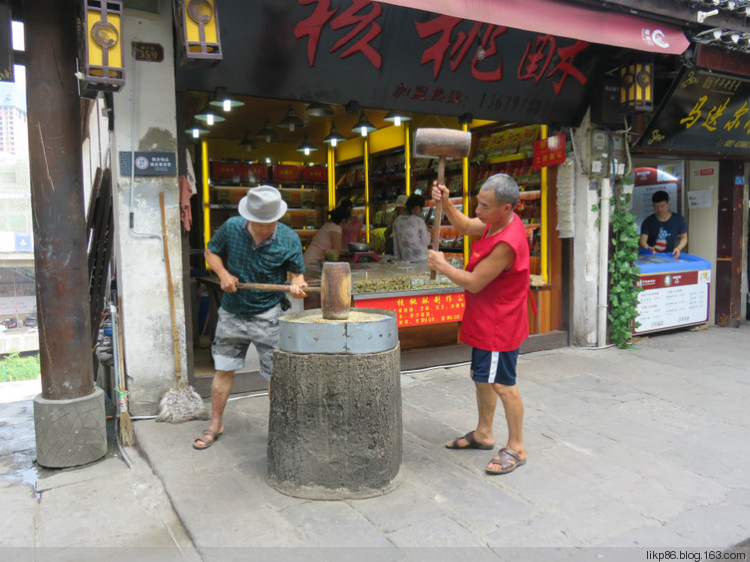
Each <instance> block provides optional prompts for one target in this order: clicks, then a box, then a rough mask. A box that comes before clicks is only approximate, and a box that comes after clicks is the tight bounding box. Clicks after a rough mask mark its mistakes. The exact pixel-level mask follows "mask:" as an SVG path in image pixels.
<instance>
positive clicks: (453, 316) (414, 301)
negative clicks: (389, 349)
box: [354, 293, 466, 328]
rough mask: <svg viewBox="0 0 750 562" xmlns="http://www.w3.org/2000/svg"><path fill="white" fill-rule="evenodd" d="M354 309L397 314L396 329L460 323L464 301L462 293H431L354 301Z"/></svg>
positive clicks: (464, 305) (464, 306)
mask: <svg viewBox="0 0 750 562" xmlns="http://www.w3.org/2000/svg"><path fill="white" fill-rule="evenodd" d="M354 306H355V308H384V309H386V310H395V311H396V312H397V313H398V327H399V328H404V327H407V326H425V325H427V324H443V323H445V322H460V321H461V319H462V318H463V316H464V309H465V308H466V300H465V299H464V294H463V293H432V294H429V295H414V296H413V297H386V298H382V299H365V300H357V301H354Z"/></svg>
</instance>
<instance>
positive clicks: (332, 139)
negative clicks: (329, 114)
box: [323, 123, 346, 146]
mask: <svg viewBox="0 0 750 562" xmlns="http://www.w3.org/2000/svg"><path fill="white" fill-rule="evenodd" d="M345 140H346V139H345V138H344V137H342V136H341V135H340V134H339V132H338V131H337V130H336V125H334V124H333V123H331V132H330V133H328V136H327V137H326V138H324V139H323V142H324V143H326V144H330V145H331V146H336V145H337V144H338V143H340V142H344V141H345Z"/></svg>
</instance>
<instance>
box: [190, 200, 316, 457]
mask: <svg viewBox="0 0 750 562" xmlns="http://www.w3.org/2000/svg"><path fill="white" fill-rule="evenodd" d="M286 209H287V206H286V203H285V202H284V201H283V200H282V199H281V194H280V193H279V191H278V190H277V189H276V188H274V187H271V186H269V185H262V186H260V187H254V188H252V189H249V190H248V192H247V195H246V196H245V197H243V198H242V200H241V201H240V203H239V206H238V210H239V213H240V215H241V216H239V217H232V218H231V219H229V220H228V221H226V222H225V223H224V224H223V225H221V227H220V228H219V230H217V231H216V233H215V234H214V235H213V237H212V238H211V241H210V242H209V243H208V247H207V248H206V252H205V255H206V261H207V262H208V265H209V266H210V267H211V269H212V270H213V271H214V273H216V275H218V276H219V280H220V281H221V290H222V291H224V294H223V296H222V300H221V308H220V309H219V319H218V322H217V324H216V334H215V335H214V341H213V344H212V347H211V355H212V356H213V359H214V367H215V368H216V374H215V375H214V380H213V383H212V384H211V422H210V424H209V426H208V428H207V429H206V430H205V431H203V433H202V434H201V436H200V437H199V438H197V439H196V440H195V441H193V447H194V448H195V449H208V448H209V447H210V446H211V445H213V443H214V441H216V440H217V439H218V438H219V437H220V436H221V434H222V432H223V431H224V425H223V423H222V418H223V415H224V407H225V406H226V403H227V399H228V398H229V394H230V393H231V391H232V384H233V383H234V372H235V371H236V370H237V369H240V368H242V366H243V365H244V364H245V354H246V353H247V349H248V347H249V346H250V344H251V343H252V344H254V345H255V347H256V349H257V350H258V357H259V358H260V373H261V375H263V377H264V378H265V379H266V380H268V381H270V380H271V372H272V368H273V350H274V349H275V348H276V347H278V343H279V316H280V315H281V308H282V306H281V303H282V300H284V298H285V297H284V293H281V292H270V291H254V290H241V291H238V290H237V283H274V284H280V283H285V282H286V279H287V274H289V277H290V280H291V288H290V293H291V295H292V297H294V298H304V297H305V296H307V295H306V293H305V291H304V287H305V286H307V283H306V282H305V277H304V272H305V265H304V262H303V261H302V243H301V242H300V239H299V236H297V234H296V233H295V232H294V231H293V230H292V229H291V228H289V227H288V226H286V225H284V224H281V223H279V222H278V221H279V219H280V218H281V217H282V216H284V213H286ZM269 389H270V383H269Z"/></svg>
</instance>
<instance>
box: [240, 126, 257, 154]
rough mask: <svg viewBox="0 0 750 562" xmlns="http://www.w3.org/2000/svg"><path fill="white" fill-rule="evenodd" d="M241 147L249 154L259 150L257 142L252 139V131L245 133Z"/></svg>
mask: <svg viewBox="0 0 750 562" xmlns="http://www.w3.org/2000/svg"><path fill="white" fill-rule="evenodd" d="M240 146H241V147H242V148H244V149H245V150H247V151H248V152H252V151H253V150H255V149H256V148H257V145H256V144H255V141H254V140H253V139H251V138H250V131H245V138H244V139H242V140H241V141H240Z"/></svg>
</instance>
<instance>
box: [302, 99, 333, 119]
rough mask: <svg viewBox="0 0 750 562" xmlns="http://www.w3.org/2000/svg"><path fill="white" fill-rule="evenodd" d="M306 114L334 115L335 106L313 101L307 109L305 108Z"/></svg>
mask: <svg viewBox="0 0 750 562" xmlns="http://www.w3.org/2000/svg"><path fill="white" fill-rule="evenodd" d="M305 114H306V115H311V116H313V117H332V116H333V108H332V107H331V106H330V105H326V104H324V103H318V102H313V103H311V104H310V105H308V106H307V109H305Z"/></svg>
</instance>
